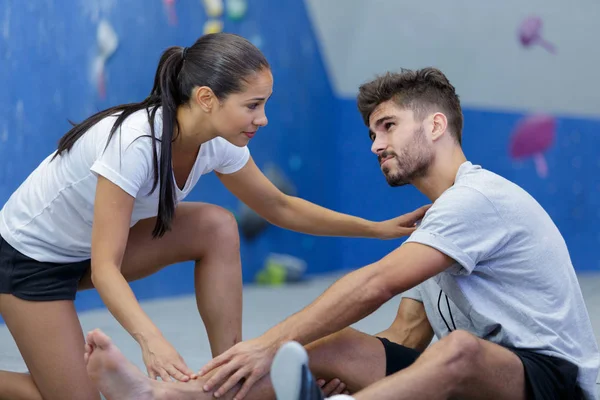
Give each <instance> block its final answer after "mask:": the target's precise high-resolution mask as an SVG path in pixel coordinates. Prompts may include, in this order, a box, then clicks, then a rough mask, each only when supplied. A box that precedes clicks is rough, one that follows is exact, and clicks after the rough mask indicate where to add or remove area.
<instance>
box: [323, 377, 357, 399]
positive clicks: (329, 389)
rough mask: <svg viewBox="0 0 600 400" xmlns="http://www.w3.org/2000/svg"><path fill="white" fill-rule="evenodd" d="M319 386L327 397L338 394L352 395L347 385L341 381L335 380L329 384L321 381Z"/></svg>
mask: <svg viewBox="0 0 600 400" xmlns="http://www.w3.org/2000/svg"><path fill="white" fill-rule="evenodd" d="M317 385H319V387H320V388H321V391H322V392H323V394H324V395H325V396H327V397H331V396H334V395H336V394H350V392H349V391H348V390H346V384H345V383H344V382H342V381H340V380H339V379H337V378H335V379H332V380H330V381H329V382H327V381H326V380H325V379H319V380H318V381H317Z"/></svg>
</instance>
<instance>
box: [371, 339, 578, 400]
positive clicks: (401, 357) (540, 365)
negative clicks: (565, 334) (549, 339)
mask: <svg viewBox="0 0 600 400" xmlns="http://www.w3.org/2000/svg"><path fill="white" fill-rule="evenodd" d="M378 339H379V340H381V342H382V343H383V347H384V348H385V357H386V367H385V370H386V376H387V375H392V374H394V373H396V372H398V371H400V370H402V369H404V368H406V367H408V366H409V365H411V364H412V363H413V362H415V360H416V359H417V358H418V357H419V355H421V353H420V352H419V351H417V350H415V349H411V348H408V347H405V346H402V345H400V344H397V343H394V342H390V341H389V340H388V339H385V338H380V337H378ZM508 350H510V351H512V352H513V353H515V354H516V355H517V356H518V357H519V358H520V359H521V362H522V363H523V366H524V368H525V384H526V385H527V399H528V400H554V399H556V400H559V399H560V400H562V399H565V400H566V399H568V400H579V399H583V398H584V397H583V394H582V391H581V389H580V388H579V385H578V384H577V374H578V369H577V366H576V365H574V364H572V363H570V362H569V361H566V360H563V359H560V358H556V357H551V356H546V355H543V354H539V353H535V352H532V351H528V350H521V349H512V348H509V349H508Z"/></svg>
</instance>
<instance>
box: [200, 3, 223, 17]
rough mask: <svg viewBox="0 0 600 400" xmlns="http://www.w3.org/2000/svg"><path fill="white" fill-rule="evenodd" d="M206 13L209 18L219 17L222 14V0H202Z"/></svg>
mask: <svg viewBox="0 0 600 400" xmlns="http://www.w3.org/2000/svg"><path fill="white" fill-rule="evenodd" d="M202 1H203V3H204V9H205V10H206V15H208V16H209V17H210V18H219V17H220V16H221V15H223V0H202Z"/></svg>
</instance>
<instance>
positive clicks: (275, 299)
mask: <svg viewBox="0 0 600 400" xmlns="http://www.w3.org/2000/svg"><path fill="white" fill-rule="evenodd" d="M338 277H339V275H328V276H319V277H317V278H314V279H312V280H310V281H309V282H305V283H299V284H294V285H288V286H283V287H260V286H254V285H246V286H245V288H244V324H243V329H244V331H243V332H244V339H250V338H253V337H256V336H259V335H261V334H262V333H263V332H265V331H266V330H267V329H269V328H270V327H271V326H273V325H275V324H276V323H277V322H279V321H281V320H283V319H284V318H286V317H287V316H289V315H291V314H293V313H294V312H296V311H298V310H300V309H301V308H302V307H304V306H306V305H307V304H309V303H310V302H311V301H313V300H314V299H315V298H316V297H317V296H318V295H320V294H321V293H322V292H323V291H324V290H325V289H327V287H329V286H330V285H331V284H332V283H333V282H334V281H335V280H336V279H337V278H338ZM579 280H580V284H581V289H582V291H583V294H584V297H585V301H586V304H587V308H588V313H589V314H590V318H591V320H592V324H593V327H594V332H595V335H596V340H597V341H598V342H600V274H598V273H594V274H590V273H587V274H580V275H579ZM400 298H401V296H398V297H396V298H394V299H393V300H392V301H389V302H388V303H387V304H385V305H384V306H383V307H381V308H380V309H379V310H377V311H376V312H375V313H373V314H371V315H370V316H369V317H367V318H365V319H364V320H362V321H360V322H358V323H356V324H355V325H354V327H355V328H357V329H359V330H361V331H363V332H366V333H371V334H375V333H377V332H380V331H382V330H384V329H386V328H387V327H388V326H389V324H390V323H391V322H392V321H393V319H394V317H395V315H396V311H397V307H398V304H399V302H400ZM142 307H143V308H144V310H145V311H146V312H147V313H148V314H149V316H150V317H151V318H152V319H153V321H154V322H155V323H156V324H157V325H158V327H159V328H160V329H161V330H162V332H163V334H164V335H165V337H166V338H167V339H168V340H169V341H170V342H171V343H172V344H173V345H174V346H175V347H176V348H177V350H178V351H179V352H180V354H181V355H182V356H183V358H184V360H185V361H186V362H187V364H188V366H189V367H190V368H192V369H193V370H198V369H200V367H202V366H203V365H204V364H205V363H206V362H207V361H209V360H210V348H209V345H208V339H207V336H206V332H205V330H204V326H203V324H202V320H201V319H200V316H199V314H198V311H197V309H196V301H195V298H194V296H193V295H186V296H182V297H173V298H167V299H159V300H152V301H143V302H142ZM80 319H81V324H82V326H83V330H84V332H87V331H89V330H92V329H95V328H100V329H102V330H103V331H104V332H106V333H107V334H108V335H109V336H111V337H112V339H113V341H114V342H115V343H116V344H117V345H118V346H119V347H120V349H121V350H122V351H123V353H124V354H125V356H126V357H127V358H128V359H129V360H131V361H132V362H133V363H134V364H135V365H137V366H138V367H139V368H141V369H142V370H143V371H145V368H144V365H143V362H142V357H141V352H140V349H139V346H138V345H137V343H136V342H135V341H134V340H133V339H132V338H131V337H130V336H129V334H128V333H127V332H126V331H125V330H124V329H123V328H122V327H121V326H120V325H119V324H118V323H117V322H116V320H115V319H114V318H113V317H112V316H111V315H110V314H109V313H108V312H107V311H106V309H98V310H92V311H85V312H81V313H80ZM0 369H2V370H12V371H21V372H24V371H26V370H27V368H26V366H25V364H24V362H23V360H22V359H21V356H20V354H19V351H18V349H17V346H16V345H15V342H14V340H13V338H12V336H11V335H10V333H9V331H8V329H7V328H6V326H4V325H0ZM599 382H600V380H599ZM598 388H599V390H598V392H599V394H600V384H599V385H598Z"/></svg>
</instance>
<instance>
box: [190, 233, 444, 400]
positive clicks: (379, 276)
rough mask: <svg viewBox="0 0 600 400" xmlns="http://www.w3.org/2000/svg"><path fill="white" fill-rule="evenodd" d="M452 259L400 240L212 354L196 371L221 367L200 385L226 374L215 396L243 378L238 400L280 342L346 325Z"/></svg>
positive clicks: (310, 338)
mask: <svg viewBox="0 0 600 400" xmlns="http://www.w3.org/2000/svg"><path fill="white" fill-rule="evenodd" d="M453 263H454V261H453V260H452V259H451V258H450V257H448V256H446V255H445V254H443V253H441V252H439V251H438V250H435V249H434V248H432V247H429V246H425V245H422V244H418V243H405V244H404V245H402V246H401V247H400V248H398V249H396V250H394V251H393V252H391V253H390V254H388V255H387V256H385V257H384V258H382V259H381V260H379V261H377V262H375V263H373V264H371V265H368V266H366V267H363V268H360V269H358V270H356V271H354V272H352V273H350V274H348V275H346V276H345V277H343V278H341V279H340V280H338V281H337V282H336V283H334V284H333V285H332V286H331V287H330V288H329V289H328V290H327V291H325V293H323V294H322V295H321V296H319V298H317V299H316V300H315V301H314V302H313V303H312V304H310V305H309V306H307V307H306V308H304V309H303V310H302V311H300V312H298V313H296V314H294V315H293V316H291V317H289V318H288V319H286V320H285V321H283V322H281V323H280V324H278V325H276V326H275V327H273V328H271V329H270V330H269V331H267V332H266V333H265V334H263V335H262V336H261V337H259V338H257V339H253V340H249V341H246V342H242V343H238V344H237V345H235V346H234V347H232V348H231V349H229V350H228V351H226V352H225V353H223V354H221V355H220V356H218V357H216V358H214V359H213V360H212V361H210V362H209V363H208V364H206V365H205V366H204V368H202V369H201V370H200V375H201V376H202V375H204V374H206V373H208V372H209V371H211V370H213V369H215V368H217V367H221V368H219V370H218V371H217V373H215V374H214V375H213V377H212V378H211V379H209V380H208V382H207V383H206V385H205V387H204V390H207V391H208V390H212V388H213V387H214V386H215V385H216V384H218V383H219V382H222V381H223V380H224V379H226V378H227V377H229V379H227V381H226V382H225V383H224V384H223V385H222V386H221V387H220V388H219V389H218V390H217V394H218V395H223V394H224V393H226V392H227V391H228V390H229V389H231V388H232V387H233V386H234V385H235V384H236V383H237V382H239V381H240V380H241V379H245V380H246V381H245V383H244V384H243V386H242V388H241V390H240V391H239V392H238V394H237V395H236V398H237V399H240V400H241V399H242V398H243V397H244V395H245V394H246V393H247V392H248V390H249V389H250V387H251V386H252V385H253V384H254V383H255V382H256V381H258V380H259V379H260V378H262V377H263V376H264V375H265V374H266V373H268V370H269V366H270V365H271V362H272V359H273V357H274V355H275V353H276V351H277V349H278V348H279V347H280V346H281V345H282V344H283V343H285V342H288V341H291V340H294V341H297V342H300V343H301V344H308V343H310V342H313V341H315V340H317V339H320V338H322V337H325V336H327V335H329V334H331V333H334V332H337V331H339V330H341V329H343V328H346V327H348V326H350V325H351V324H353V323H355V322H356V321H358V320H360V319H362V318H364V317H366V316H367V315H369V314H371V313H372V312H373V311H375V310H377V309H378V308H379V307H380V306H381V305H382V304H384V303H385V302H386V301H388V300H390V299H391V298H392V297H394V296H395V295H397V294H400V293H402V292H404V291H405V290H407V289H409V288H411V287H414V286H416V285H418V284H419V283H421V282H423V281H425V280H426V279H429V278H431V277H432V276H434V275H437V274H438V273H440V272H442V271H444V270H445V269H447V268H448V267H449V266H451V265H452V264H453Z"/></svg>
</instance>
